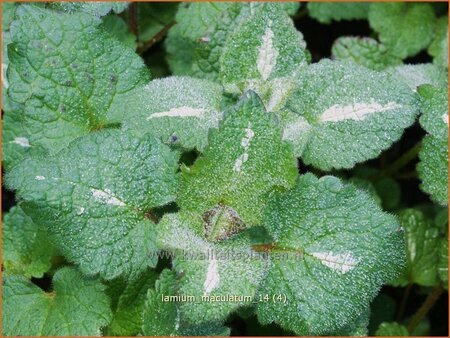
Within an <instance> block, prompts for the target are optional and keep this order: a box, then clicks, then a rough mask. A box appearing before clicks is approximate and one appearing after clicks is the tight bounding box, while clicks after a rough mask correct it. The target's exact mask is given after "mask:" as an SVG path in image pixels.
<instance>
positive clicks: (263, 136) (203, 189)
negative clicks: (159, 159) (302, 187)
mask: <svg viewBox="0 0 450 338" xmlns="http://www.w3.org/2000/svg"><path fill="white" fill-rule="evenodd" d="M281 133H282V132H281V128H280V127H279V126H278V125H277V123H276V121H275V119H274V116H273V115H272V114H269V113H267V112H266V111H265V110H264V106H263V104H262V102H261V100H260V98H259V97H258V96H257V95H256V94H255V93H254V92H252V91H249V92H247V93H246V94H245V95H244V97H243V98H242V99H241V101H240V102H239V103H238V105H237V106H236V107H235V108H233V109H231V110H230V111H228V112H226V113H225V118H224V120H223V121H222V122H221V124H220V126H219V129H213V130H211V132H210V135H209V144H208V147H206V148H205V151H204V152H203V155H202V156H201V157H200V158H199V159H197V161H196V162H195V163H194V165H193V166H192V167H190V168H187V169H185V170H183V172H182V181H181V189H180V193H179V199H178V201H177V203H178V204H179V205H180V207H181V208H183V209H185V210H189V211H195V212H197V213H198V214H203V213H205V212H208V211H211V210H214V209H215V208H217V206H219V205H224V206H226V207H228V208H230V209H231V210H232V212H233V213H234V214H236V217H237V218H239V219H241V220H242V222H243V223H244V224H245V226H246V227H250V226H254V225H259V224H260V222H261V218H262V217H261V216H262V210H263V208H264V206H265V203H266V202H267V199H268V197H269V196H268V195H269V194H270V193H271V192H272V191H273V189H274V188H289V187H290V186H291V185H292V184H293V183H294V181H295V178H296V176H297V168H296V161H295V158H294V155H293V153H292V148H291V147H290V145H289V144H287V143H286V142H283V141H282V139H281V137H282V135H281Z"/></svg>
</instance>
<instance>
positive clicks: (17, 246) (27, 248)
mask: <svg viewBox="0 0 450 338" xmlns="http://www.w3.org/2000/svg"><path fill="white" fill-rule="evenodd" d="M2 240H3V247H2V264H3V267H4V269H5V272H6V273H7V274H8V275H13V274H19V275H24V276H26V277H37V278H40V277H42V276H43V274H44V273H45V272H47V271H48V270H49V269H50V267H51V260H52V257H53V255H54V254H55V250H54V248H53V245H52V244H51V242H50V240H49V238H48V235H47V232H46V230H45V228H43V227H40V226H38V225H37V224H35V223H34V222H33V220H32V219H31V218H30V217H28V216H27V215H26V214H25V213H24V212H23V210H22V209H21V208H20V207H18V206H15V207H13V208H11V210H10V211H9V212H8V213H6V214H5V215H4V217H3V223H2Z"/></svg>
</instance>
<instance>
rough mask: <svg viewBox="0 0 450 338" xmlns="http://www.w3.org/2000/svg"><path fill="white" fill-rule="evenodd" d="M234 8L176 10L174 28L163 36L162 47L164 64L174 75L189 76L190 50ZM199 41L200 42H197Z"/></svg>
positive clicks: (187, 7) (195, 5)
mask: <svg viewBox="0 0 450 338" xmlns="http://www.w3.org/2000/svg"><path fill="white" fill-rule="evenodd" d="M233 6H239V5H234V4H232V3H226V2H207V3H195V2H194V3H190V4H187V3H184V4H182V5H180V6H179V9H178V13H177V15H176V16H175V21H176V22H177V24H176V25H174V26H173V27H172V28H171V29H170V31H169V34H168V36H167V39H166V42H165V46H166V51H167V54H168V55H167V62H168V63H169V66H170V69H171V70H172V72H173V74H175V75H192V64H193V62H194V50H195V48H196V45H197V44H198V42H201V38H202V37H205V34H207V32H208V31H209V30H210V29H211V27H214V26H215V25H216V19H217V18H220V17H221V15H223V14H224V13H225V12H227V11H228V10H229V9H230V8H232V7H233ZM199 39H200V41H199Z"/></svg>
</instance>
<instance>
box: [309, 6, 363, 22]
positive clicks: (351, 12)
mask: <svg viewBox="0 0 450 338" xmlns="http://www.w3.org/2000/svg"><path fill="white" fill-rule="evenodd" d="M369 6H370V4H369V3H361V2H359V3H358V2H346V3H337V2H335V3H332V2H309V3H308V4H307V8H308V13H309V16H311V17H312V18H314V19H316V20H317V21H319V22H321V23H324V24H329V23H331V21H341V20H361V19H366V18H367V14H368V12H369Z"/></svg>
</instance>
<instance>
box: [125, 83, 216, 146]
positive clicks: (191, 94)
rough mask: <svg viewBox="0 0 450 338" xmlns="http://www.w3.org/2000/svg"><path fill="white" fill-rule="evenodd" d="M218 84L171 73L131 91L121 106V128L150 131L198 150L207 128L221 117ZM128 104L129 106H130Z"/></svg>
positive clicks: (170, 142) (180, 144) (205, 135)
mask: <svg viewBox="0 0 450 338" xmlns="http://www.w3.org/2000/svg"><path fill="white" fill-rule="evenodd" d="M221 99H222V88H221V87H220V86H219V85H217V84H215V83H213V82H210V81H207V80H202V79H196V78H191V77H185V76H172V77H167V78H164V79H158V80H153V81H151V82H150V83H149V84H148V85H146V86H142V87H139V88H137V89H135V90H134V91H133V92H131V93H130V94H129V95H128V97H127V99H126V103H125V104H124V106H123V109H124V113H125V111H128V112H129V113H128V114H125V119H124V123H123V126H124V129H132V130H135V131H137V132H138V133H139V134H143V133H146V132H151V133H152V135H154V136H155V137H158V138H160V139H161V140H162V141H163V142H164V143H167V144H171V145H176V146H180V147H182V148H185V149H193V148H197V149H198V150H200V151H202V150H203V149H204V148H205V147H206V145H207V144H208V132H209V129H210V128H217V127H218V125H219V121H220V120H221V119H222V114H223V113H222V111H221V109H220V102H221ZM130 107H133V108H132V109H130Z"/></svg>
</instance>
